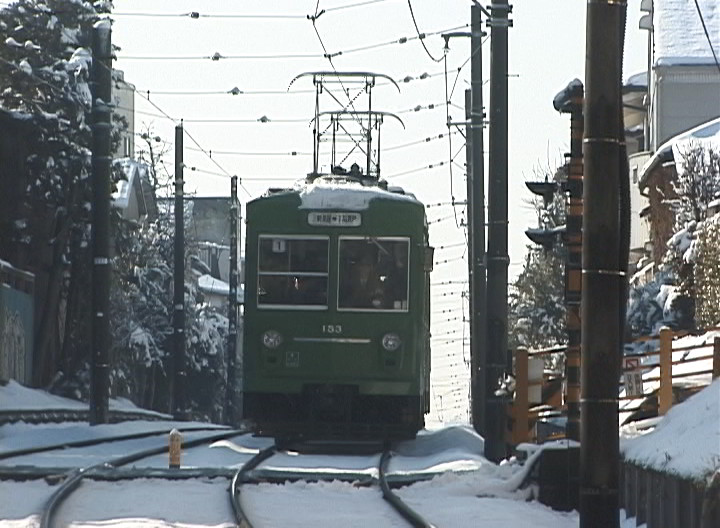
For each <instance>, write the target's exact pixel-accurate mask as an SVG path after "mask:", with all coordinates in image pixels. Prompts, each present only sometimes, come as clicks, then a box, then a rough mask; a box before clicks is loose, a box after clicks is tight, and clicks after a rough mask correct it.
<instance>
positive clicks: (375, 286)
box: [338, 237, 410, 311]
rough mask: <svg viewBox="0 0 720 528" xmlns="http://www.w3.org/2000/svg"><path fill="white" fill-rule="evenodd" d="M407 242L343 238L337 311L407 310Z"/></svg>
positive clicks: (408, 245)
mask: <svg viewBox="0 0 720 528" xmlns="http://www.w3.org/2000/svg"><path fill="white" fill-rule="evenodd" d="M409 251H410V240H409V239H407V238H390V237H387V238H372V237H341V238H340V246H339V260H340V262H339V291H338V308H339V309H341V310H343V309H344V310H398V311H407V309H408V277H409V275H408V256H409Z"/></svg>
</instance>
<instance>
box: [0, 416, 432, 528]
mask: <svg viewBox="0 0 720 528" xmlns="http://www.w3.org/2000/svg"><path fill="white" fill-rule="evenodd" d="M179 431H180V432H182V433H184V434H185V433H192V434H200V433H204V432H207V433H208V434H202V435H201V436H199V437H197V438H193V439H191V440H188V441H185V442H184V443H183V449H189V448H192V447H196V446H201V445H205V444H211V443H213V442H216V441H218V440H226V439H229V438H231V437H234V436H238V435H242V434H246V433H247V432H248V431H247V430H244V429H235V430H229V429H221V430H219V428H218V427H207V426H188V427H185V428H179ZM169 432H170V431H169V429H167V428H156V429H153V430H149V431H142V432H135V433H129V434H123V435H113V436H107V437H102V438H92V439H82V440H76V441H65V442H55V443H52V442H51V443H47V444H44V445H37V446H29V447H23V448H20V449H13V450H6V451H2V452H0V460H5V461H9V460H10V459H12V458H16V457H23V456H27V455H35V454H39V453H40V454H42V453H52V452H53V451H60V452H62V451H64V450H66V449H71V448H84V447H93V446H98V445H101V444H108V443H112V442H123V441H132V440H140V439H147V438H153V437H158V438H159V439H162V443H159V444H158V445H157V446H155V447H151V448H145V449H141V450H137V451H134V452H131V453H129V454H127V455H124V456H119V457H113V458H108V459H107V460H102V461H100V462H98V463H94V464H92V465H88V466H86V467H81V468H71V469H68V468H53V467H31V466H27V465H22V466H11V465H5V466H1V465H0V479H1V480H19V481H25V480H33V479H43V478H44V479H46V480H47V481H48V482H49V483H51V482H60V484H58V485H57V487H56V489H55V490H54V492H53V493H52V495H51V496H50V497H49V498H48V499H47V501H46V503H45V504H44V506H43V508H42V512H41V516H40V524H39V526H40V527H41V528H50V527H53V526H55V525H56V524H57V523H56V519H57V512H58V511H59V509H60V507H61V506H62V505H63V504H64V503H65V502H66V501H67V500H68V498H69V497H70V496H72V495H73V493H74V492H75V491H76V490H78V488H79V487H80V486H81V484H82V482H83V480H84V479H91V480H93V481H118V480H128V481H131V480H135V479H148V478H151V479H162V480H179V479H188V480H190V479H207V478H221V479H226V480H228V481H230V486H229V500H230V506H231V507H232V512H233V513H234V515H235V522H236V523H237V525H238V526H239V527H242V528H262V526H257V525H254V524H253V521H252V519H251V518H250V517H249V516H248V514H247V512H246V511H245V510H244V509H243V504H242V500H241V489H242V488H243V486H251V485H253V484H259V483H268V482H271V483H290V482H299V481H303V482H313V483H315V482H321V481H325V482H330V481H342V482H347V483H352V485H353V486H354V487H373V486H377V487H379V488H380V489H381V491H382V496H383V498H384V499H385V500H386V501H387V503H388V505H390V506H391V507H392V508H393V509H394V510H395V511H396V512H397V513H398V515H399V516H402V517H403V518H404V519H405V520H406V521H407V522H408V525H409V526H413V527H416V528H434V526H433V525H432V524H431V523H430V522H428V521H427V520H426V519H424V518H423V517H422V516H421V515H419V514H418V513H417V512H415V511H414V510H412V509H411V508H410V507H409V506H408V505H407V504H406V503H404V502H403V501H402V500H401V499H400V498H399V496H398V495H396V494H395V493H394V492H393V489H396V488H399V487H402V486H405V485H408V484H410V483H412V482H414V481H417V480H418V479H417V477H415V478H402V477H400V478H398V476H391V478H390V479H388V474H387V467H388V464H389V462H390V459H391V457H392V453H391V451H390V449H389V448H388V446H385V447H384V448H383V447H380V444H376V445H375V448H374V449H373V448H370V450H368V449H367V448H365V449H364V450H358V449H357V448H355V450H354V451H353V450H352V449H351V450H348V448H347V447H345V448H341V449H340V450H337V449H335V448H334V447H333V445H334V444H326V445H324V446H322V447H321V448H319V449H315V450H312V449H309V448H308V449H306V450H303V451H301V454H312V455H336V454H345V455H373V456H374V455H380V456H379V462H378V465H377V476H374V475H372V474H367V473H363V472H357V471H356V472H353V471H347V472H346V473H343V472H338V471H333V472H325V473H323V472H322V471H321V472H313V473H308V472H307V471H301V470H300V469H299V468H298V469H292V468H290V469H286V470H277V469H272V470H267V469H265V470H263V469H258V467H259V466H260V465H261V464H263V462H265V461H267V460H268V459H270V458H271V457H272V456H273V455H275V454H278V453H293V454H294V453H295V452H296V446H286V445H285V444H283V445H282V449H281V447H279V446H277V445H272V446H270V447H267V448H265V449H260V450H259V451H258V453H257V454H255V455H254V456H252V457H251V458H250V459H249V460H247V461H246V462H245V463H244V464H243V465H242V467H241V468H240V469H239V470H235V469H232V468H229V467H208V468H201V467H196V468H182V469H167V468H158V467H151V468H142V467H135V466H133V467H127V466H129V465H130V464H132V463H133V462H137V461H139V460H142V459H144V458H148V457H152V456H155V455H159V454H163V453H166V452H167V451H168V444H167V435H168V434H169ZM286 447H287V449H286ZM370 467H372V466H370ZM76 500H77V499H76Z"/></svg>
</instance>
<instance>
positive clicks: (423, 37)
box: [408, 0, 444, 62]
mask: <svg viewBox="0 0 720 528" xmlns="http://www.w3.org/2000/svg"><path fill="white" fill-rule="evenodd" d="M408 7H409V8H410V16H411V17H412V21H413V25H414V26H415V31H416V32H417V35H418V39H419V40H420V44H422V47H423V49H424V50H425V53H427V56H428V57H430V59H431V60H432V61H433V62H440V61H441V60H442V57H441V58H439V59H436V58H435V57H433V56H432V53H430V50H429V49H427V46H426V45H425V40H424V39H425V34H424V33H420V28H418V25H417V21H416V20H415V13H414V12H413V8H412V2H411V0H408ZM443 33H444V32H443Z"/></svg>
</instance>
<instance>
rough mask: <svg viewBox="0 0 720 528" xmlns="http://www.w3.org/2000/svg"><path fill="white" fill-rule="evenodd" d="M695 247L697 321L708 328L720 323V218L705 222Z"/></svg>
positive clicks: (701, 326) (702, 326)
mask: <svg viewBox="0 0 720 528" xmlns="http://www.w3.org/2000/svg"><path fill="white" fill-rule="evenodd" d="M695 245H696V251H695V259H694V262H695V291H696V293H697V301H696V307H695V321H696V323H697V325H698V327H700V328H708V327H711V326H715V325H717V324H719V323H720V215H717V214H716V215H715V216H713V217H711V218H708V219H707V220H705V221H704V222H703V225H702V228H701V229H699V230H698V236H697V240H696V244H695Z"/></svg>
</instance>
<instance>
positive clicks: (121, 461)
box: [40, 429, 248, 528]
mask: <svg viewBox="0 0 720 528" xmlns="http://www.w3.org/2000/svg"><path fill="white" fill-rule="evenodd" d="M247 432H248V431H247V430H246V429H233V430H231V431H223V432H222V433H219V434H214V435H208V436H204V437H201V438H196V439H193V440H190V441H187V442H184V443H183V447H184V448H190V447H195V446H198V445H202V444H205V443H209V442H214V441H216V440H224V439H226V438H231V437H233V436H237V435H241V434H245V433H247ZM168 449H169V445H168V444H167V443H166V444H164V445H162V446H159V447H154V448H150V449H144V450H141V451H136V452H135V453H130V454H129V455H125V456H121V457H118V458H113V459H110V460H106V461H105V462H100V463H99V464H94V465H92V466H88V467H85V468H80V469H78V470H77V471H75V472H73V474H72V475H71V476H69V477H68V478H67V479H66V480H65V482H63V483H62V484H61V485H60V487H59V488H58V489H57V490H55V492H54V493H53V494H52V495H51V496H50V498H49V499H48V500H47V502H46V503H45V506H44V507H43V512H42V516H41V517H40V528H50V527H51V526H52V521H53V518H54V516H55V512H56V511H57V509H58V507H59V506H60V504H62V502H63V501H64V500H65V499H66V498H67V497H68V496H69V495H70V494H71V493H72V492H73V491H74V490H75V489H76V488H77V487H78V486H79V485H80V483H81V482H82V479H83V478H84V477H85V476H87V475H90V474H92V473H93V472H94V471H97V470H99V469H105V468H117V467H119V466H123V465H126V464H130V463H132V462H136V461H137V460H142V459H143V458H147V457H150V456H154V455H159V454H162V453H166V452H167V451H168Z"/></svg>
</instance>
